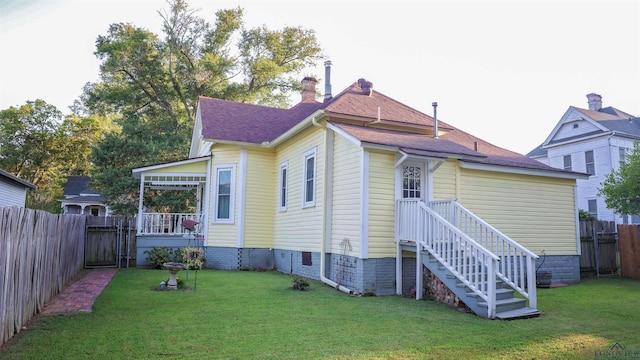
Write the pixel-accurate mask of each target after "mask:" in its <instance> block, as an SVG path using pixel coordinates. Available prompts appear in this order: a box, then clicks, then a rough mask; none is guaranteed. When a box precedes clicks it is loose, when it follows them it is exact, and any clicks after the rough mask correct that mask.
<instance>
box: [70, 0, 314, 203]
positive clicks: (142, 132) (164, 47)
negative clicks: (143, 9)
mask: <svg viewBox="0 0 640 360" xmlns="http://www.w3.org/2000/svg"><path fill="white" fill-rule="evenodd" d="M159 15H160V17H161V18H162V21H163V27H162V31H163V37H161V36H158V35H156V34H153V33H152V32H150V31H148V30H146V29H143V28H139V27H136V26H134V25H131V24H122V23H120V24H112V25H111V26H110V27H109V31H108V33H107V34H106V35H104V36H99V37H98V39H97V41H96V52H95V54H96V56H97V57H98V58H99V59H100V60H101V61H102V63H101V66H100V72H101V75H100V81H99V82H97V83H93V84H87V86H86V87H85V91H84V95H83V97H82V102H83V106H84V107H85V108H86V109H87V111H89V112H90V113H91V114H101V115H109V114H118V118H117V120H116V121H117V124H118V125H119V127H120V129H119V131H118V132H114V133H112V134H109V135H107V136H106V137H105V141H104V142H102V143H100V144H99V145H98V146H97V147H95V148H94V151H93V155H92V161H93V163H94V165H95V167H96V171H95V173H94V176H93V177H94V185H95V186H96V187H97V189H98V190H101V191H102V194H103V196H104V197H105V199H106V201H107V203H108V204H109V205H110V206H111V208H112V209H114V211H115V212H116V213H122V214H132V213H135V211H136V210H137V201H134V200H135V199H137V197H138V192H139V185H138V184H137V182H134V181H132V179H131V169H132V168H135V167H139V166H143V165H149V164H153V163H159V162H165V161H172V160H178V159H184V158H186V157H187V154H188V148H189V141H190V139H191V130H192V126H193V123H194V119H195V113H196V106H197V98H198V96H208V97H215V98H220V99H226V100H232V101H240V102H248V103H257V104H263V105H273V106H286V105H288V104H287V103H288V101H287V100H288V98H289V95H290V94H291V93H292V92H293V91H298V90H299V89H300V83H299V79H298V78H297V77H299V76H298V74H299V72H301V71H303V70H304V69H305V68H307V67H309V66H311V65H314V63H315V62H316V61H317V60H319V59H320V58H321V49H320V46H319V45H318V43H317V40H316V38H315V34H314V32H313V31H312V30H306V29H303V28H300V27H286V28H284V29H282V30H276V31H272V30H269V29H267V28H266V27H264V26H262V27H258V28H255V29H246V28H245V27H244V23H243V19H242V16H243V10H242V9H241V8H236V9H227V10H219V11H217V12H216V13H215V20H214V22H213V24H210V23H209V22H207V21H206V20H205V19H204V18H202V17H200V16H198V14H197V11H196V10H193V9H190V8H189V6H188V5H187V3H186V1H184V0H173V1H170V2H169V9H168V11H160V12H159ZM236 39H237V42H234V41H236ZM154 199H155V198H154ZM155 200H159V199H155ZM168 203H174V204H177V202H176V201H168V202H167V204H168ZM165 205H166V204H165ZM163 206H164V205H163Z"/></svg>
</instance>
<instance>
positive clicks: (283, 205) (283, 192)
mask: <svg viewBox="0 0 640 360" xmlns="http://www.w3.org/2000/svg"><path fill="white" fill-rule="evenodd" d="M288 181H289V162H288V161H285V162H283V163H281V164H280V181H279V182H278V184H279V188H278V194H279V195H278V210H280V211H286V210H287V200H288V199H287V184H288Z"/></svg>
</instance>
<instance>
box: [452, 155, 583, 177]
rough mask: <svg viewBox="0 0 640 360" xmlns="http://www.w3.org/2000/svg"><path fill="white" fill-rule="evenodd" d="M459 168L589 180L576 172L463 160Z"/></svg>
mask: <svg viewBox="0 0 640 360" xmlns="http://www.w3.org/2000/svg"><path fill="white" fill-rule="evenodd" d="M460 167H461V168H463V169H471V170H484V171H495V172H502V173H509V174H518V175H531V176H544V177H553V178H560V179H582V180H586V179H589V174H583V173H577V172H569V171H553V170H544V169H531V168H524V167H517V166H506V165H495V164H482V163H476V162H466V161H464V160H462V161H460Z"/></svg>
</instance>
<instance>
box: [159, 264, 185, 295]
mask: <svg viewBox="0 0 640 360" xmlns="http://www.w3.org/2000/svg"><path fill="white" fill-rule="evenodd" d="M162 266H164V268H165V269H167V270H169V274H170V275H169V282H168V283H167V289H169V290H177V289H178V280H176V274H177V273H178V271H180V270H182V269H184V268H185V265H184V264H182V263H177V262H166V263H164V264H162Z"/></svg>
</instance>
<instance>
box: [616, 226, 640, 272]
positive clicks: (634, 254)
mask: <svg viewBox="0 0 640 360" xmlns="http://www.w3.org/2000/svg"><path fill="white" fill-rule="evenodd" d="M618 234H619V237H620V275H621V276H623V277H628V278H632V279H637V280H640V226H638V225H618Z"/></svg>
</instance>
